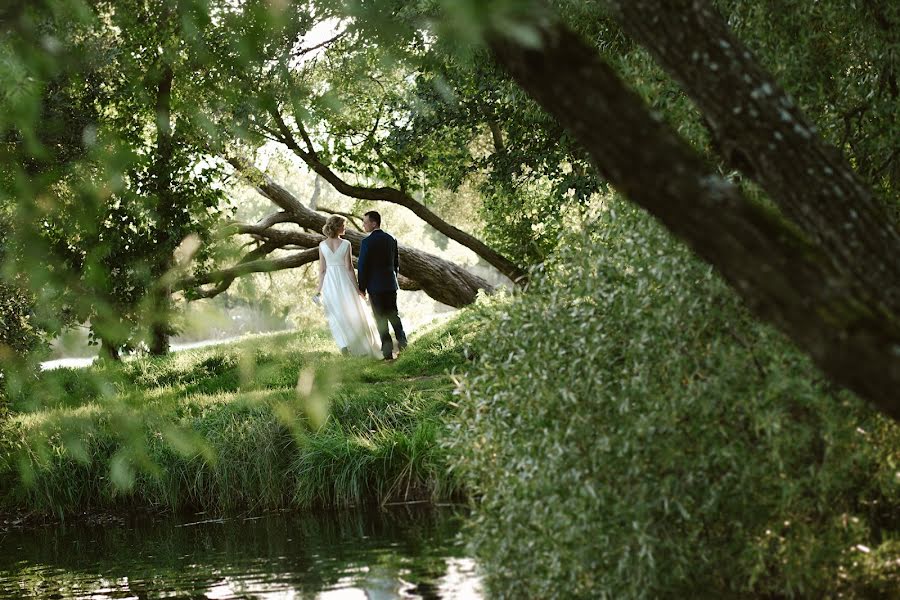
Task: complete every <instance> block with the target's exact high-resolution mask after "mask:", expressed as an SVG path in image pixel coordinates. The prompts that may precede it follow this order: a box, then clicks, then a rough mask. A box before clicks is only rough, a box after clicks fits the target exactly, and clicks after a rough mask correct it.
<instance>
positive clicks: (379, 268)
mask: <svg viewBox="0 0 900 600" xmlns="http://www.w3.org/2000/svg"><path fill="white" fill-rule="evenodd" d="M356 266H357V268H358V269H359V278H358V279H359V290H360V291H361V292H370V293H371V292H375V293H378V292H396V291H397V290H398V289H399V288H400V286H399V285H398V284H397V273H399V272H400V253H399V252H398V251H397V240H395V239H394V238H393V237H391V236H390V235H388V234H387V233H385V232H383V231H382V230H380V229H376V230H375V231H373V232H372V233H370V234H369V235H368V236H367V237H366V239H364V240H363V241H362V244H361V245H360V248H359V258H358V259H357V261H356Z"/></svg>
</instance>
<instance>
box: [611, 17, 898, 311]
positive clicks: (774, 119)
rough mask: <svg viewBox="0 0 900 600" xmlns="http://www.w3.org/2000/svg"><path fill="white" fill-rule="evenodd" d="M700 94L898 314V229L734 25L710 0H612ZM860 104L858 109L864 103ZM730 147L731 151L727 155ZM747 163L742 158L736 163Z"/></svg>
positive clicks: (807, 223) (783, 202)
mask: <svg viewBox="0 0 900 600" xmlns="http://www.w3.org/2000/svg"><path fill="white" fill-rule="evenodd" d="M607 4H609V5H610V6H611V7H612V9H613V14H614V16H615V17H616V19H617V20H618V21H619V22H620V23H621V24H622V26H623V27H624V28H625V30H626V31H627V32H628V33H629V34H630V35H631V36H632V37H634V38H635V39H636V40H637V41H638V42H639V43H640V44H641V45H643V46H644V47H645V48H647V50H649V51H650V53H651V54H652V55H653V56H654V58H655V59H656V61H657V62H658V63H659V64H660V65H662V66H663V68H665V69H666V70H667V71H668V72H669V73H670V74H671V75H672V77H674V78H675V79H676V80H678V81H679V82H680V83H681V84H682V86H683V88H684V90H685V92H687V93H688V94H689V95H690V97H691V98H692V99H693V101H694V102H695V103H696V104H697V106H698V108H699V109H700V111H701V112H702V113H703V115H704V116H705V117H706V119H707V120H708V121H709V122H710V123H711V124H712V127H713V129H714V130H715V133H716V135H717V137H718V138H719V141H720V142H721V143H722V145H723V146H725V147H726V148H727V147H730V148H734V149H738V150H740V153H741V155H742V157H744V158H745V159H746V160H748V161H749V162H750V163H751V164H752V169H743V170H744V171H745V172H747V173H748V175H749V176H750V177H752V178H753V179H754V180H756V182H757V183H759V185H760V186H761V187H762V188H763V189H764V190H765V191H766V192H767V193H768V194H769V196H770V197H771V198H772V199H773V200H774V201H775V202H776V203H777V204H778V207H779V208H780V209H781V211H782V212H783V213H784V214H785V216H787V217H788V218H789V219H790V220H791V221H792V222H794V223H796V224H797V225H798V226H799V227H800V228H801V229H802V230H803V232H804V233H805V234H806V235H807V236H809V237H810V238H811V239H813V240H815V241H816V242H818V243H820V244H821V245H822V247H823V248H824V249H825V250H826V251H827V253H828V256H829V259H830V260H835V261H838V262H839V263H840V265H841V266H842V268H843V269H844V270H845V271H847V272H849V273H853V278H852V283H853V285H861V286H865V287H867V288H868V289H869V291H870V292H872V291H876V292H877V293H875V294H873V295H872V296H871V298H870V299H871V300H872V301H873V302H877V303H879V304H883V305H884V306H885V309H886V310H887V311H889V312H890V313H891V314H893V315H894V316H896V315H898V314H900V261H898V260H897V257H898V256H900V231H898V229H897V224H896V223H895V222H892V220H891V219H890V218H889V217H888V215H887V214H886V211H885V210H884V208H883V206H881V205H880V203H879V201H878V200H877V199H876V198H875V197H874V196H873V194H872V191H871V190H870V189H869V188H868V187H867V186H866V184H865V183H864V182H863V181H862V180H861V178H860V177H859V176H858V175H857V174H856V173H855V172H854V171H853V169H852V168H851V167H850V165H849V163H848V162H847V161H846V160H845V159H844V158H843V157H842V156H841V154H840V152H838V151H837V149H835V148H834V147H832V146H830V145H828V144H827V143H826V142H825V141H824V140H823V139H822V138H821V137H820V136H819V135H817V134H816V131H815V128H814V127H813V126H812V125H811V124H810V123H809V121H808V120H807V119H806V117H805V116H804V115H803V113H801V111H800V109H799V108H798V107H797V106H796V105H795V103H794V101H793V100H792V99H791V98H790V97H789V96H788V95H787V93H786V92H785V91H784V89H782V88H781V86H779V85H778V83H777V82H776V81H775V80H774V78H773V77H772V76H771V75H770V74H769V73H767V72H766V71H765V70H764V69H763V68H762V67H761V66H760V65H759V64H758V63H757V62H756V60H755V59H754V58H753V56H752V55H751V53H750V52H749V50H748V49H747V48H746V47H745V46H744V45H743V44H742V43H741V41H740V40H738V39H737V38H736V37H735V36H734V35H733V34H732V33H731V31H730V30H729V29H728V26H727V24H726V23H725V21H724V20H723V19H722V17H721V16H720V15H719V14H718V13H717V12H716V10H715V8H714V7H713V6H712V4H711V3H710V2H709V1H708V0H607ZM865 108H866V105H865V104H863V105H861V106H860V107H859V108H858V109H857V112H860V113H861V112H862V111H864V110H865ZM730 155H731V153H730V152H727V151H726V152H725V158H726V159H729V158H730ZM735 166H737V167H740V165H735Z"/></svg>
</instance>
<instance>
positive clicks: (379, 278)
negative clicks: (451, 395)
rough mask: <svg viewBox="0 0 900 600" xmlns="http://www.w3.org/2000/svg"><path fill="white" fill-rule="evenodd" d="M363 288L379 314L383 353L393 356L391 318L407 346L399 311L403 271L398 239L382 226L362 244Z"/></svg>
mask: <svg viewBox="0 0 900 600" xmlns="http://www.w3.org/2000/svg"><path fill="white" fill-rule="evenodd" d="M356 266H357V268H358V269H359V289H360V291H362V292H368V294H369V299H370V301H371V303H372V312H373V313H374V314H375V324H376V325H377V326H378V334H379V335H380V336H381V354H382V355H383V356H384V357H385V358H390V357H391V356H393V353H394V344H393V341H392V340H391V333H390V331H388V322H390V324H391V326H392V327H393V328H394V335H395V336H397V345H398V346H400V349H401V350H402V349H403V348H405V347H406V333H405V332H404V331H403V323H402V322H401V321H400V314H399V313H398V311H397V289H398V288H399V287H400V286H399V285H397V273H399V271H400V257H399V252H398V251H397V240H395V239H394V238H393V237H392V236H390V235H388V234H387V233H385V232H384V231H382V230H381V229H376V230H375V231H373V232H372V233H370V234H369V235H368V236H367V237H366V239H364V240H363V241H362V244H361V245H360V248H359V259H358V260H357V264H356Z"/></svg>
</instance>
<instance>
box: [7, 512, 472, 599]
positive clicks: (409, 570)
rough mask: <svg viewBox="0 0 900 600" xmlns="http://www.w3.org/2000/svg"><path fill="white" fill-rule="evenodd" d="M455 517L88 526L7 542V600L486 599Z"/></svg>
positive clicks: (340, 515)
mask: <svg viewBox="0 0 900 600" xmlns="http://www.w3.org/2000/svg"><path fill="white" fill-rule="evenodd" d="M463 517H464V515H463V513H462V512H461V511H460V510H458V509H455V508H433V507H428V508H426V507H423V506H419V505H407V506H403V507H389V508H386V509H381V510H377V509H373V510H365V511H363V510H353V511H335V512H324V513H308V514H298V513H294V512H285V513H273V514H266V515H263V516H253V517H247V516H232V517H224V518H215V517H210V516H207V515H203V514H196V515H189V516H186V517H159V516H155V517H152V518H151V517H147V516H130V517H128V518H106V519H97V518H93V519H92V522H91V523H73V522H72V520H69V521H67V522H66V523H65V524H64V525H55V526H41V527H36V528H31V529H27V530H15V529H12V530H10V531H7V532H5V533H3V532H0V598H47V599H57V598H58V599H62V598H79V599H80V598H85V599H87V598H90V599H92V600H101V599H107V598H109V599H112V598H135V599H144V598H147V599H150V598H192V599H193V598H197V599H200V598H203V599H228V598H266V599H275V598H278V599H301V598H321V599H325V600H336V599H341V600H343V599H347V600H352V599H357V598H368V599H382V598H385V599H386V598H421V599H423V600H424V599H438V598H441V599H450V598H455V599H460V600H461V599H463V598H465V599H470V598H476V599H477V598H482V597H483V594H482V591H481V583H480V579H479V577H478V574H477V572H476V568H475V563H474V562H473V561H472V560H471V559H469V558H467V557H466V554H465V551H464V548H463V545H462V542H461V541H460V539H459V535H458V534H459V530H460V527H461V524H462V520H463Z"/></svg>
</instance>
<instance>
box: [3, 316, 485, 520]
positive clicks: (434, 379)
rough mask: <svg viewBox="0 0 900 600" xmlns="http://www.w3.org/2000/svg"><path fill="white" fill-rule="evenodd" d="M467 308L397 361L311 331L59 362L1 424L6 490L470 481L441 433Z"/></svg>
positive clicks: (215, 497)
mask: <svg viewBox="0 0 900 600" xmlns="http://www.w3.org/2000/svg"><path fill="white" fill-rule="evenodd" d="M463 320H464V319H463ZM458 321H459V319H455V320H451V321H450V322H447V323H444V324H441V325H439V326H437V327H433V328H432V329H431V330H429V331H426V332H425V333H424V334H422V335H420V336H418V337H417V338H416V339H414V340H413V341H412V343H411V345H410V347H409V349H408V350H407V351H406V352H405V353H404V354H403V355H402V356H401V357H400V358H399V359H398V360H397V361H394V362H393V363H382V362H379V361H374V360H370V359H362V358H345V357H342V356H340V355H339V354H337V353H336V352H335V350H334V347H333V343H332V342H331V340H330V339H329V337H328V336H327V333H326V332H323V331H312V332H293V333H279V334H274V335H271V334H270V335H253V336H247V337H246V338H243V339H241V340H239V341H237V342H232V343H227V344H223V345H220V346H214V347H204V348H198V349H193V350H187V351H182V352H177V353H174V354H173V355H171V356H168V357H164V358H149V357H142V358H133V359H130V360H126V361H125V362H124V363H123V364H121V365H108V364H99V365H95V366H92V367H89V368H87V369H80V370H79V369H59V370H55V371H50V372H46V373H44V374H43V375H42V378H41V380H40V381H39V382H37V383H36V384H34V385H33V386H32V387H31V388H30V389H29V390H27V391H26V392H24V393H22V394H20V395H19V396H17V397H16V398H14V399H13V402H12V407H13V414H12V415H11V418H10V419H9V421H8V422H7V423H6V424H5V425H4V429H3V431H2V435H0V483H2V492H0V503H2V505H3V506H5V507H6V508H8V509H28V510H32V511H40V512H55V513H57V514H66V513H70V512H73V511H77V510H84V509H110V508H127V507H131V506H143V507H157V508H163V509H179V508H186V507H190V508H198V509H203V510H214V511H228V510H234V509H242V510H243V509H250V510H253V509H264V508H265V509H269V508H281V507H288V506H291V507H310V506H347V505H356V504H362V503H369V502H387V501H392V500H404V499H420V498H432V499H439V498H449V497H451V496H453V495H454V494H458V493H459V492H460V490H459V486H458V484H457V482H456V480H455V478H454V477H453V476H452V475H451V474H450V473H448V470H447V466H446V465H447V460H446V458H447V457H446V456H445V453H446V450H445V449H443V448H442V447H441V445H440V444H439V443H438V440H439V437H440V436H441V435H442V434H443V421H444V415H445V413H446V411H447V410H448V409H449V406H450V399H451V396H452V391H453V382H452V379H451V375H450V373H451V372H452V371H453V370H454V369H459V368H460V367H462V366H463V365H465V364H466V363H467V361H466V359H465V355H464V351H463V345H462V344H463V342H462V340H463V339H464V338H465V335H464V334H463V333H462V332H460V331H457V329H459V327H460V326H459V322H458ZM470 334H471V332H470ZM298 378H299V379H300V385H298ZM307 388H308V389H307ZM298 390H299V391H298ZM314 404H315V405H321V406H322V407H324V408H323V410H324V411H325V412H324V413H323V414H322V415H321V416H320V417H318V418H317V417H315V415H314V414H313V413H312V412H311V406H313V405H314Z"/></svg>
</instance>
